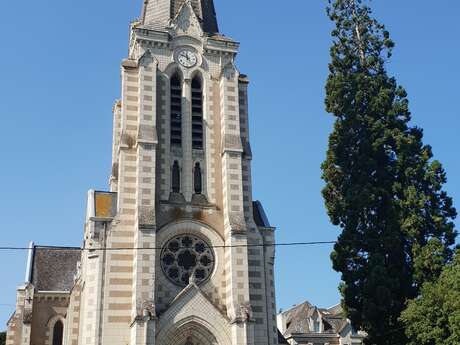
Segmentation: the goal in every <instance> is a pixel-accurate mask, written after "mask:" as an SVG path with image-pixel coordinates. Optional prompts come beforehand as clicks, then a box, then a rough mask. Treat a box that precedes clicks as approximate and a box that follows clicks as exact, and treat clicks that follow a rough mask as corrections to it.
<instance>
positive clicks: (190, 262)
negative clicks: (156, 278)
mask: <svg viewBox="0 0 460 345" xmlns="http://www.w3.org/2000/svg"><path fill="white" fill-rule="evenodd" d="M161 267H162V269H163V272H164V273H165V274H166V276H167V277H168V278H169V280H171V281H172V282H173V283H174V284H176V285H180V286H186V285H188V284H189V282H190V278H191V277H193V278H194V281H195V282H196V283H197V284H199V283H201V282H203V281H205V280H206V279H208V278H209V276H210V275H211V273H212V271H213V269H214V253H213V251H212V249H211V248H210V246H209V245H208V244H207V243H206V242H205V241H203V240H202V239H201V238H199V237H196V236H193V235H181V236H177V237H174V238H172V239H171V240H169V241H168V242H167V243H166V245H165V246H164V248H163V251H162V252H161Z"/></svg>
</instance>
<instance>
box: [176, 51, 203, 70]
mask: <svg viewBox="0 0 460 345" xmlns="http://www.w3.org/2000/svg"><path fill="white" fill-rule="evenodd" d="M177 60H178V61H179V63H180V64H181V65H182V66H184V67H193V66H195V65H196V64H197V62H198V57H197V56H196V54H195V53H194V52H191V51H190V50H182V51H181V52H180V53H179V55H178V56H177Z"/></svg>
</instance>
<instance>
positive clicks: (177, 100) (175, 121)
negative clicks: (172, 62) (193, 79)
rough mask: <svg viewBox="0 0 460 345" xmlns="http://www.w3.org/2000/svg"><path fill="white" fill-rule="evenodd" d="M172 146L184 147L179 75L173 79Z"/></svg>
mask: <svg viewBox="0 0 460 345" xmlns="http://www.w3.org/2000/svg"><path fill="white" fill-rule="evenodd" d="M171 145H172V146H179V147H180V146H182V81H181V78H180V77H179V76H178V75H177V74H175V75H174V76H173V77H172V78H171Z"/></svg>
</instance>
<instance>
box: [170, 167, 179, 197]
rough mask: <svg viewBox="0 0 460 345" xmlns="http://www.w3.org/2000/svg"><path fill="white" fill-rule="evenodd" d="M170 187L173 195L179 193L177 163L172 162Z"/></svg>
mask: <svg viewBox="0 0 460 345" xmlns="http://www.w3.org/2000/svg"><path fill="white" fill-rule="evenodd" d="M171 185H172V191H173V193H180V167H179V162H178V161H174V164H173V168H172V184H171Z"/></svg>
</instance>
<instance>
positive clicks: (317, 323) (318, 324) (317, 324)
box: [313, 320, 321, 333]
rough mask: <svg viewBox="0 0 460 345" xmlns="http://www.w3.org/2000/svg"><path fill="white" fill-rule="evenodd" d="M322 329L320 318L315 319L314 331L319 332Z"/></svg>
mask: <svg viewBox="0 0 460 345" xmlns="http://www.w3.org/2000/svg"><path fill="white" fill-rule="evenodd" d="M320 331H321V324H320V322H319V321H318V320H313V332H315V333H319V332H320Z"/></svg>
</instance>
